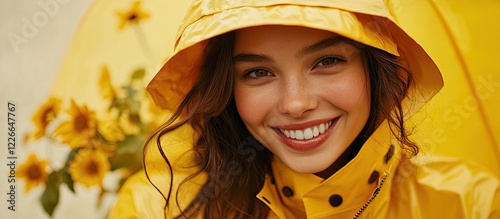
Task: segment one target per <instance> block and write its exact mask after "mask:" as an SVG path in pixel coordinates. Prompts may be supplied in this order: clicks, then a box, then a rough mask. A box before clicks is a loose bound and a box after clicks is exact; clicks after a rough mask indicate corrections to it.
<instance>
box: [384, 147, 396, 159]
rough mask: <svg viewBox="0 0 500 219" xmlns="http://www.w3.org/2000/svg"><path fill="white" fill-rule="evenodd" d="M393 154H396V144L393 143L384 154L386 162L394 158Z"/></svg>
mask: <svg viewBox="0 0 500 219" xmlns="http://www.w3.org/2000/svg"><path fill="white" fill-rule="evenodd" d="M393 155H394V145H393V144H391V146H390V147H389V151H387V154H385V156H384V162H385V163H387V162H389V160H390V159H391V158H392V156H393Z"/></svg>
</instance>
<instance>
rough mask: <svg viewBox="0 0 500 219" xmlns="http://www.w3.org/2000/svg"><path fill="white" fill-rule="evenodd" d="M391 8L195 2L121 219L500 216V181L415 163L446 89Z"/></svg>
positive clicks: (154, 86) (160, 77) (155, 86)
mask: <svg viewBox="0 0 500 219" xmlns="http://www.w3.org/2000/svg"><path fill="white" fill-rule="evenodd" d="M389 12H390V8H388V6H387V5H386V3H385V2H384V1H369V2H364V1H345V2H336V1H299V0H296V1H286V2H283V1H265V2H264V1H229V0H225V1H224V0H212V1H203V0H200V1H195V2H194V3H193V5H192V8H191V11H190V13H189V14H188V16H187V17H186V19H185V20H184V23H183V25H182V26H181V28H180V32H179V36H178V41H177V43H176V52H175V54H174V56H172V57H171V58H170V59H169V60H168V61H167V63H166V64H165V66H164V67H163V68H162V69H161V70H160V72H159V73H158V74H157V75H156V77H155V78H154V79H153V81H152V82H151V83H150V85H149V86H148V90H149V91H150V93H151V94H152V96H153V97H154V98H155V100H156V102H157V103H158V104H159V105H160V106H161V107H164V108H167V109H173V114H172V117H171V119H170V120H169V121H167V122H166V123H165V124H164V125H163V126H162V127H161V128H160V129H159V130H158V132H157V133H156V134H155V135H154V136H152V137H151V138H150V140H149V145H148V147H147V148H146V150H145V152H146V153H145V156H146V158H145V161H146V163H145V167H146V168H145V170H146V171H145V172H146V173H145V174H144V175H142V176H141V175H139V176H136V177H134V178H131V179H130V180H129V182H128V184H126V185H125V186H124V189H123V190H122V192H121V195H120V197H119V201H118V203H117V206H116V207H115V209H114V210H113V211H112V213H111V217H112V218H113V217H116V218H122V217H144V218H152V217H160V218H162V217H165V218H489V217H490V218H491V217H493V218H494V217H498V216H499V215H498V214H499V212H498V206H499V205H498V203H499V202H498V196H497V195H495V194H498V180H497V179H495V178H494V177H492V176H489V175H487V174H485V173H483V172H481V171H480V170H479V169H477V168H475V167H470V166H465V164H461V163H457V162H452V161H450V160H441V159H439V158H435V159H434V160H433V162H429V163H427V164H425V163H423V162H420V163H417V162H416V161H415V160H410V158H412V157H413V156H415V155H416V154H417V153H418V145H417V144H416V143H415V142H413V141H412V140H411V139H410V138H409V136H410V134H411V133H410V131H409V130H411V127H408V125H407V124H406V123H405V121H407V119H408V118H409V117H410V116H411V115H412V114H413V113H414V112H415V111H416V110H418V108H420V106H421V105H422V104H423V103H425V102H427V101H428V100H429V99H430V98H431V97H432V96H433V95H435V93H436V92H437V91H438V90H439V89H440V87H441V86H442V80H441V75H440V73H439V70H438V69H437V68H436V66H435V65H434V63H433V62H432V60H431V59H430V58H429V57H428V56H427V54H426V53H425V52H424V51H423V50H422V48H421V47H420V46H419V45H418V44H417V43H415V42H414V41H413V40H412V39H411V38H410V37H409V36H407V35H406V34H405V33H404V31H403V30H401V29H400V28H399V27H398V26H397V25H396V24H395V23H394V21H393V20H392V17H391V15H390V13H389ZM190 139H194V140H190ZM155 144H156V147H155ZM153 149H156V150H157V151H154V150H153ZM157 154H160V155H161V156H162V159H161V160H160V161H158V159H157V158H156V157H157V156H156V155H157ZM155 156H156V157H155ZM151 160H154V162H152V161H151ZM162 163H166V164H168V165H167V167H165V166H161V164H162ZM444 170H446V171H444ZM457 171H458V173H459V174H457ZM463 175H467V177H463ZM146 179H147V180H146ZM429 179H432V180H429ZM148 182H151V183H152V186H154V189H153V187H152V186H147V185H148V184H147V183H148ZM457 182H461V183H460V184H457ZM139 184H144V185H141V186H139ZM159 195H161V196H159ZM158 197H160V198H158ZM131 206H133V207H134V208H130V207H131ZM445 207H446V208H448V209H452V212H450V211H443V210H442V209H443V208H445Z"/></svg>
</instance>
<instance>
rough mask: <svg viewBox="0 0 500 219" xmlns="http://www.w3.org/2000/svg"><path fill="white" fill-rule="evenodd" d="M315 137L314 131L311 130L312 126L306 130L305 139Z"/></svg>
mask: <svg viewBox="0 0 500 219" xmlns="http://www.w3.org/2000/svg"><path fill="white" fill-rule="evenodd" d="M311 138H313V131H312V130H311V128H306V129H305V130H304V139H311Z"/></svg>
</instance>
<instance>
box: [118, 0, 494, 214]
mask: <svg viewBox="0 0 500 219" xmlns="http://www.w3.org/2000/svg"><path fill="white" fill-rule="evenodd" d="M393 7H397V3H393V2H390V1H382V0H380V1H375V0H357V1H332V0H315V1H310V0H268V1H259V0H253V1H252V0H247V1H235V0H212V1H203V0H196V1H194V3H193V5H192V7H191V9H190V11H189V12H188V13H187V17H186V18H185V20H184V22H183V24H182V25H181V27H180V29H179V33H178V36H177V41H176V45H175V51H174V55H173V56H172V57H171V58H170V59H169V60H168V61H167V63H166V64H165V65H164V67H163V68H162V69H161V70H160V72H159V73H158V74H157V75H156V76H155V78H154V79H153V80H152V81H151V83H150V84H149V86H148V90H149V92H150V93H151V94H152V96H153V98H154V99H155V101H156V103H157V104H158V105H159V106H160V107H163V108H166V109H171V108H172V107H173V106H175V105H176V104H177V103H178V101H179V100H180V97H182V95H184V94H185V93H186V92H187V91H188V90H189V89H190V88H191V85H192V83H193V81H194V80H195V79H196V77H197V74H198V73H197V71H196V69H197V64H198V63H200V59H201V58H202V52H203V50H204V47H205V45H206V40H207V39H210V38H212V37H214V36H217V35H220V34H222V33H225V32H228V31H232V30H236V29H240V28H245V27H249V26H258V25H267V24H282V25H297V26H305V27H310V28H317V29H322V30H327V31H332V32H335V33H338V34H340V35H343V36H345V37H347V38H351V39H353V40H356V41H358V42H361V43H363V44H366V45H370V46H372V47H376V48H379V49H382V50H385V51H387V52H389V53H391V54H394V55H398V56H400V58H401V60H402V62H403V63H405V65H406V67H407V68H408V69H409V70H410V71H411V72H412V73H413V74H414V77H415V80H416V85H417V88H418V89H416V90H417V91H416V92H414V93H411V94H410V96H411V98H412V101H415V102H412V104H406V105H405V107H406V110H408V111H410V112H411V113H410V115H411V114H413V113H414V112H415V111H416V110H418V109H419V108H420V107H421V105H422V104H424V103H426V102H428V101H429V99H430V98H432V96H434V95H435V94H436V93H437V92H438V90H439V89H440V88H441V87H442V79H441V75H440V73H439V70H438V69H437V67H436V66H435V64H434V63H433V61H432V60H431V59H430V58H429V56H428V55H427V54H426V53H425V51H424V50H423V49H422V48H421V47H420V46H419V45H418V44H417V43H416V42H415V41H414V40H413V39H411V38H410V37H409V36H408V35H407V34H406V33H405V32H404V31H403V30H402V29H401V28H400V27H398V25H397V24H396V23H395V21H394V18H393V17H392V15H391V9H392V8H393ZM410 106H411V108H410ZM195 136H196V133H194V132H193V130H192V129H191V128H190V127H187V126H185V127H182V129H180V130H178V131H176V132H173V133H170V134H168V135H167V136H166V138H163V139H162V141H163V142H165V143H166V144H167V143H168V145H169V148H168V149H166V151H167V153H168V154H167V156H168V157H169V160H174V161H175V162H174V163H173V174H174V175H175V177H174V183H173V188H172V192H173V193H174V194H173V195H172V197H175V193H176V192H177V185H178V183H179V182H180V181H182V180H183V179H184V178H185V177H187V176H189V175H190V173H192V172H193V171H195V169H194V168H192V169H186V168H178V167H180V166H185V164H186V163H189V161H190V158H191V157H190V155H189V152H188V151H189V149H190V148H192V145H193V142H194V139H195ZM154 143H155V142H154V141H153V144H154ZM157 150H158V149H157V148H156V147H155V146H154V145H153V146H152V147H149V148H148V151H147V153H146V155H147V157H146V160H147V162H146V170H147V172H148V173H149V177H150V180H151V181H152V182H154V184H155V186H156V187H153V186H152V185H151V184H150V183H149V182H148V180H147V179H146V175H145V174H144V173H139V174H137V175H134V176H132V177H131V178H130V179H129V180H128V181H127V182H126V184H125V185H124V187H123V188H122V190H121V192H120V194H119V197H118V201H117V203H116V206H115V207H114V209H113V210H112V212H111V214H110V218H164V217H167V218H173V217H175V216H178V214H179V210H178V207H177V205H178V206H180V207H181V209H182V208H185V207H186V206H187V205H188V204H189V203H190V202H191V200H192V199H193V198H194V197H195V196H196V194H197V191H198V190H199V189H200V186H201V185H202V184H203V182H205V180H206V174H200V175H198V176H196V177H195V178H194V179H191V180H190V181H189V183H188V184H187V185H186V186H184V187H182V190H180V191H178V192H179V196H178V197H180V200H177V202H172V203H171V204H170V206H167V207H166V209H167V210H166V211H165V210H164V209H165V206H164V205H165V199H164V198H163V196H162V194H164V195H166V194H168V191H169V189H170V188H168V185H169V182H170V178H169V173H168V171H167V167H166V165H165V162H164V161H163V159H162V158H161V157H160V155H159V152H158V151H157ZM185 153H187V154H185ZM272 169H273V174H272V176H271V175H269V176H268V177H267V178H266V181H265V183H264V186H263V188H262V190H261V191H260V193H259V194H258V195H257V197H256V198H258V199H260V200H261V201H262V202H264V203H265V204H267V205H268V206H269V208H270V209H271V211H270V213H269V215H268V218H500V195H499V193H500V189H499V181H498V179H497V178H495V177H494V176H493V175H491V174H490V173H488V172H485V171H483V170H482V169H481V168H480V167H478V166H474V165H472V164H467V163H465V162H464V161H462V160H459V159H453V158H444V157H436V156H433V157H426V156H419V157H416V158H414V159H412V160H406V159H402V152H401V150H400V148H399V145H398V143H397V141H396V140H395V139H394V138H393V137H392V136H391V133H390V131H389V128H388V126H387V124H382V125H381V126H380V127H379V128H378V129H377V130H376V131H375V133H374V134H373V135H372V136H371V137H370V138H369V139H368V141H367V142H366V143H365V145H364V146H363V147H362V149H361V150H360V152H359V153H358V154H357V156H356V157H355V158H354V159H353V160H351V161H350V162H349V163H348V164H347V165H346V166H344V167H343V168H342V169H341V170H339V171H338V172H337V173H335V174H334V175H332V176H331V177H330V178H328V179H326V180H323V179H321V178H319V177H317V176H315V175H313V174H298V173H295V172H293V171H292V170H290V169H289V168H288V167H287V166H285V165H284V164H283V163H282V162H281V161H280V160H279V159H277V158H274V159H273V161H272ZM242 189H244V188H242ZM159 191H161V192H162V193H160V192H159Z"/></svg>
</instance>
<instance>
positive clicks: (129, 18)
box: [128, 13, 137, 21]
mask: <svg viewBox="0 0 500 219" xmlns="http://www.w3.org/2000/svg"><path fill="white" fill-rule="evenodd" d="M128 20H129V21H135V20H137V14H136V13H132V14H130V15H129V16H128Z"/></svg>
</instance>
